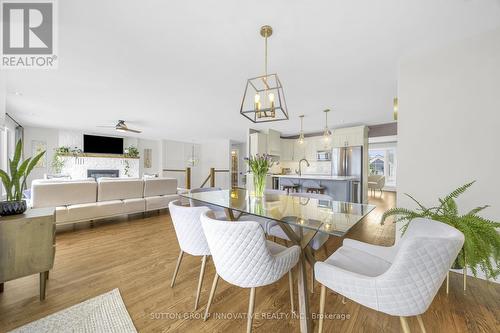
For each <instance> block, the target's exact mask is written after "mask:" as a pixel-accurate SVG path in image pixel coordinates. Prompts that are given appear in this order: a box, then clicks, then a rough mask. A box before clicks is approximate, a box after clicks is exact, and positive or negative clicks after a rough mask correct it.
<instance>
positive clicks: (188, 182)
mask: <svg viewBox="0 0 500 333" xmlns="http://www.w3.org/2000/svg"><path fill="white" fill-rule="evenodd" d="M163 171H166V172H185V173H186V189H187V190H190V189H191V168H190V167H187V168H186V169H163Z"/></svg>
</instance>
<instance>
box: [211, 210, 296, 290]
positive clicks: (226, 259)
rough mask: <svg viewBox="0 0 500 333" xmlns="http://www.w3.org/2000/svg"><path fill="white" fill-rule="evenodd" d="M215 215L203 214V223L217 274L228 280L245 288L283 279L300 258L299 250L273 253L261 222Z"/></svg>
mask: <svg viewBox="0 0 500 333" xmlns="http://www.w3.org/2000/svg"><path fill="white" fill-rule="evenodd" d="M212 216H213V213H212V212H208V213H204V214H203V215H202V216H201V223H202V225H203V230H204V231H205V235H206V237H207V241H208V245H209V246H210V252H211V253H212V258H213V260H214V264H215V268H216V270H217V274H219V276H220V277H222V278H223V279H224V280H225V281H227V282H229V283H231V284H233V285H236V286H239V287H242V288H252V287H260V286H265V285H268V284H271V283H273V282H275V281H276V280H278V279H279V278H281V276H283V275H284V274H285V273H287V272H288V270H289V269H290V262H293V261H295V262H296V261H297V259H298V255H299V251H297V255H295V256H290V255H285V256H282V257H281V258H280V256H273V255H271V253H270V251H269V249H268V248H267V244H266V242H267V241H266V238H265V235H264V231H263V230H262V228H261V226H260V225H259V223H258V222H254V221H240V222H235V221H220V220H215V219H213V218H212Z"/></svg>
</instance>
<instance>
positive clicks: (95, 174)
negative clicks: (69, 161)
mask: <svg viewBox="0 0 500 333" xmlns="http://www.w3.org/2000/svg"><path fill="white" fill-rule="evenodd" d="M87 177H89V178H94V179H96V180H97V178H101V177H113V178H118V177H120V170H92V169H88V170H87Z"/></svg>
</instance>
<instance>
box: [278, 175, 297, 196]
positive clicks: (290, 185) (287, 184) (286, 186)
mask: <svg viewBox="0 0 500 333" xmlns="http://www.w3.org/2000/svg"><path fill="white" fill-rule="evenodd" d="M280 185H281V188H282V189H283V191H286V192H287V193H294V192H298V191H299V188H300V185H299V184H295V183H294V182H292V181H291V180H290V179H286V178H285V179H281V180H280Z"/></svg>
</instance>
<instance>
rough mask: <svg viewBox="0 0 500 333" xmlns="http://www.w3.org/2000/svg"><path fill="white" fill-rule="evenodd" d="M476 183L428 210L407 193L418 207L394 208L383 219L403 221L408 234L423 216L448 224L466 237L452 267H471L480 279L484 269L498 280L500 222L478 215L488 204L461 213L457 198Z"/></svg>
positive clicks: (461, 188) (403, 230)
mask: <svg viewBox="0 0 500 333" xmlns="http://www.w3.org/2000/svg"><path fill="white" fill-rule="evenodd" d="M474 182H475V181H473V182H470V183H467V184H465V185H463V186H460V187H459V188H457V189H456V190H454V191H453V192H451V193H450V194H448V195H447V196H445V197H444V198H439V199H438V200H439V204H438V205H437V206H435V207H426V206H424V205H423V204H421V203H420V202H418V201H417V200H416V199H414V198H413V197H412V196H411V195H409V194H406V193H405V195H406V196H407V197H409V198H410V199H411V200H413V201H414V202H415V203H416V204H417V206H418V208H417V209H416V210H410V209H406V208H392V209H389V210H388V211H386V212H385V213H384V214H383V216H382V224H383V223H384V221H385V220H386V219H387V218H389V217H391V216H393V217H394V223H398V222H402V223H403V226H402V228H401V230H402V232H403V233H404V232H405V231H406V229H407V228H408V225H409V223H410V222H411V220H413V219H414V218H418V217H423V218H428V219H431V220H435V221H439V222H442V223H446V224H448V225H450V226H452V227H454V228H456V229H458V230H460V231H461V232H462V233H463V234H464V236H465V242H464V246H463V248H462V250H461V251H460V253H459V255H458V257H457V259H456V260H455V263H454V264H453V267H452V268H455V269H459V268H463V267H465V266H467V267H469V268H470V269H471V271H472V273H473V274H474V276H477V270H478V268H480V269H481V270H482V271H483V272H485V273H486V277H487V278H496V277H497V276H498V274H499V273H500V270H499V268H498V267H499V258H500V235H499V233H498V232H497V230H496V229H495V228H499V227H500V223H499V222H495V221H491V220H488V219H486V218H484V217H481V216H479V215H478V213H479V212H481V211H482V210H484V209H486V208H488V207H489V206H488V205H485V206H479V207H476V208H474V209H472V210H470V211H469V212H467V213H465V214H462V213H460V212H459V210H458V207H457V203H456V199H457V198H458V197H459V196H460V195H461V194H463V193H464V192H465V191H466V190H467V189H468V188H469V187H471V186H472V184H474Z"/></svg>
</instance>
